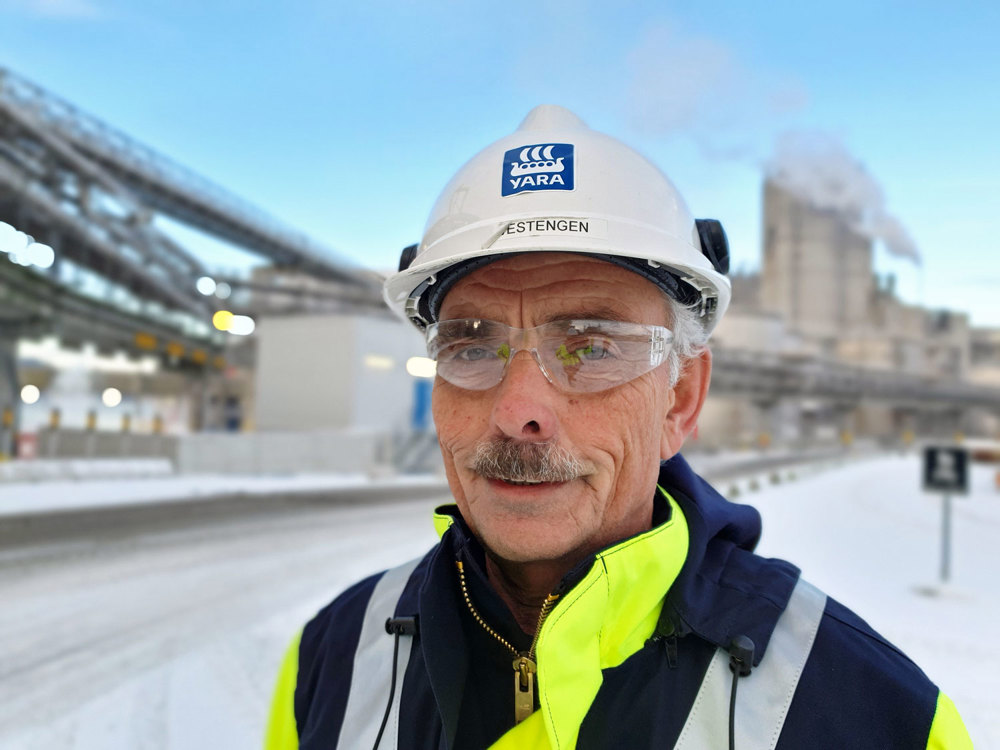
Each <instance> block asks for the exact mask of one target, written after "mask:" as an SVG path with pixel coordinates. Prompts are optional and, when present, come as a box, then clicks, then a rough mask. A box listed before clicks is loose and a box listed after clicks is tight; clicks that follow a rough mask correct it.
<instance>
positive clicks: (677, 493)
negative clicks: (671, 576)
mask: <svg viewBox="0 0 1000 750" xmlns="http://www.w3.org/2000/svg"><path fill="white" fill-rule="evenodd" d="M658 481H659V483H660V486H662V487H664V488H665V489H666V490H667V491H668V492H669V493H670V494H671V496H672V497H673V498H674V499H675V500H676V501H677V503H678V505H680V507H681V510H682V511H683V513H684V517H685V518H686V519H687V522H688V533H689V535H690V545H689V550H688V556H687V559H686V560H685V562H684V566H683V568H681V572H680V573H679V574H678V576H677V580H676V581H674V585H673V586H672V587H671V589H670V592H669V594H668V595H667V600H666V604H665V605H664V613H663V614H664V619H666V618H669V620H670V624H671V625H672V626H673V628H674V629H675V630H676V632H677V635H681V636H683V635H686V634H688V633H694V634H696V635H697V636H699V637H701V638H703V639H705V640H707V641H709V642H711V643H714V644H715V645H717V646H720V647H722V648H728V647H729V645H730V643H731V642H732V639H733V638H734V637H736V636H737V635H745V636H747V637H749V638H750V639H751V640H752V641H753V642H754V645H755V649H754V664H755V665H756V664H758V663H759V662H760V660H761V658H762V657H763V655H764V651H765V649H766V648H767V644H768V641H769V640H770V637H771V632H772V631H773V630H774V626H775V624H776V623H777V620H778V617H779V616H780V615H781V613H782V612H783V611H784V609H785V606H786V605H787V604H788V599H789V597H790V596H791V594H792V589H793V588H794V587H795V583H796V581H797V580H798V577H799V569H798V568H796V567H795V566H794V565H792V564H791V563H788V562H785V561H784V560H773V559H765V558H761V557H758V556H756V555H754V554H753V549H754V547H755V546H756V545H757V542H758V540H759V539H760V533H761V519H760V514H759V513H758V512H757V511H756V510H755V509H754V508H752V507H750V506H749V505H740V504H737V503H731V502H729V501H728V500H726V499H725V498H723V497H722V496H721V495H720V494H719V493H718V492H716V491H715V489H713V488H712V486H711V485H709V484H708V483H707V482H706V481H705V480H704V479H702V478H701V477H700V476H698V475H697V474H695V473H694V472H693V471H692V470H691V467H690V466H688V464H687V462H686V461H685V460H684V458H683V457H682V456H681V455H680V454H678V455H676V456H674V457H673V458H671V459H670V460H669V461H665V462H663V463H662V464H661V466H660V476H659V480H658ZM661 622H662V620H661Z"/></svg>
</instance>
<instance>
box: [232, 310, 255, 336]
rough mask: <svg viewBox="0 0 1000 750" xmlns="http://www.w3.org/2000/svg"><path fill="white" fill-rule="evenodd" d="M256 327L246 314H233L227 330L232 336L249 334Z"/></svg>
mask: <svg viewBox="0 0 1000 750" xmlns="http://www.w3.org/2000/svg"><path fill="white" fill-rule="evenodd" d="M256 327H257V324H256V323H254V322H253V318H251V317H249V316H247V315H234V316H233V319H232V321H231V322H230V324H229V332H230V333H231V334H233V335H234V336H249V335H250V334H251V333H253V332H254V329H255V328H256Z"/></svg>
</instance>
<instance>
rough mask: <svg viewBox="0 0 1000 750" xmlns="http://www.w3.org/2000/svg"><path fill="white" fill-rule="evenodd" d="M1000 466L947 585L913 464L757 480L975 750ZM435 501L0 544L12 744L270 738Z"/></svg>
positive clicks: (12, 747)
mask: <svg viewBox="0 0 1000 750" xmlns="http://www.w3.org/2000/svg"><path fill="white" fill-rule="evenodd" d="M994 471H995V470H994V469H988V468H986V467H982V466H977V467H975V469H974V472H973V481H974V485H975V488H974V491H973V493H972V495H971V496H970V497H969V498H967V499H961V500H956V501H955V502H954V511H955V515H954V523H953V533H954V545H953V560H952V582H951V584H950V585H948V586H946V587H943V588H942V587H938V586H937V585H936V584H937V580H938V566H939V559H940V558H939V542H940V536H939V529H940V525H939V524H940V505H941V504H940V500H939V498H937V497H936V496H930V495H925V494H923V493H922V492H921V491H920V489H919V474H918V464H917V460H916V459H915V458H914V457H891V458H880V459H877V460H871V461H867V462H860V463H854V464H851V465H848V466H847V467H845V468H840V469H836V470H827V471H824V472H821V473H816V474H811V475H807V472H805V471H802V470H799V471H798V472H797V473H798V478H797V479H796V480H795V481H792V482H787V481H786V482H784V483H782V484H779V485H771V484H769V483H765V484H764V485H763V486H762V488H761V489H760V490H759V491H756V492H746V491H745V489H746V487H747V484H748V483H747V482H743V483H741V484H740V486H741V487H742V488H743V489H744V492H743V494H742V495H741V498H740V499H741V500H743V501H746V502H750V503H752V504H753V505H755V506H757V507H758V508H759V509H760V510H761V511H762V513H763V514H764V521H765V525H764V528H765V533H764V538H763V540H762V542H761V547H760V551H761V552H762V553H763V554H767V555H773V556H781V557H786V558H788V559H791V560H793V561H794V562H796V563H797V564H798V565H799V566H800V567H802V569H803V571H804V574H805V575H806V577H808V578H809V579H810V580H811V581H813V582H814V583H816V584H818V585H820V586H821V587H823V588H825V589H826V590H827V591H828V592H829V593H830V594H831V595H833V596H835V597H836V598H838V599H840V600H841V601H843V602H845V603H846V604H848V605H849V606H851V607H852V608H854V609H856V610H857V611H858V612H859V613H861V614H862V616H864V617H865V618H866V619H868V620H869V622H871V623H872V625H873V626H875V627H876V628H877V629H878V630H880V631H881V632H882V633H883V634H884V635H886V636H887V637H888V638H890V639H891V640H893V641H895V642H896V643H897V644H898V645H899V646H900V647H901V648H903V650H904V651H906V652H907V653H908V654H909V655H910V656H911V657H913V658H914V660H915V661H917V662H918V663H919V664H921V665H922V666H923V668H924V669H925V671H927V673H928V674H929V675H930V676H931V678H932V679H934V680H935V681H936V682H937V683H938V684H939V685H941V687H942V688H943V689H944V690H945V691H946V692H947V693H948V694H949V695H950V696H951V697H952V698H953V699H954V701H955V703H956V704H957V705H958V707H959V710H960V711H961V712H962V714H963V717H964V718H965V720H966V723H967V725H968V728H969V730H970V732H971V733H972V735H973V738H974V740H975V741H976V745H977V747H1000V710H998V709H1000V698H998V687H1000V685H998V682H997V678H996V670H995V669H994V668H993V666H992V661H991V649H992V645H991V644H992V643H993V642H994V641H993V639H992V637H991V636H993V632H992V631H993V630H995V624H996V623H998V622H1000V576H998V573H1000V492H998V491H997V490H996V489H995V488H994V485H993V482H994V478H993V474H994ZM731 484H732V482H726V483H725V484H724V486H723V487H722V489H728V488H729V487H730V485H731ZM39 491H40V490H39ZM434 504H435V502H434V501H433V500H422V501H417V502H398V503H386V502H381V503H377V504H371V505H357V504H354V505H341V506H335V507H326V508H320V507H299V508H296V509H294V510H293V511H289V512H288V513H259V514H255V515H250V516H247V517H240V518H235V519H211V520H209V521H206V522H205V523H204V524H203V525H199V526H197V527H191V528H186V527H183V526H176V527H173V526H172V527H165V528H150V529H148V530H146V531H142V532H140V533H136V532H135V530H134V529H133V530H132V531H130V532H129V533H128V534H122V533H116V531H115V530H114V529H113V528H110V529H106V530H104V531H101V532H94V533H93V534H90V535H88V536H87V537H82V538H79V539H76V540H73V541H72V542H66V541H61V542H58V543H51V544H45V543H39V544H31V545H23V546H14V547H11V548H9V549H5V550H0V602H2V605H0V750H64V749H65V750H97V749H98V748H99V749H100V750H126V749H127V750H154V749H155V750H210V749H211V750H219V749H226V750H228V748H234V749H239V748H255V747H259V746H260V738H261V735H262V731H263V723H264V719H265V716H266V713H267V707H268V702H269V699H270V692H271V686H272V682H273V677H274V673H275V670H276V668H277V664H278V661H279V660H280V658H281V655H282V652H283V651H284V648H285V646H286V644H287V641H288V639H289V638H290V637H291V635H292V633H293V632H294V631H295V630H296V629H297V628H298V627H299V626H300V625H301V624H302V623H303V622H304V621H305V620H306V619H308V617H310V616H311V614H312V613H313V612H314V611H315V610H316V609H317V608H318V607H320V606H321V605H322V604H324V603H325V602H326V601H328V600H329V599H330V598H331V597H332V596H333V595H334V594H335V593H337V592H338V591H339V590H341V589H342V588H344V587H345V586H347V585H349V584H350V583H352V582H354V581H355V580H357V579H359V578H361V577H362V576H364V575H365V574H367V573H369V572H373V571H375V570H377V569H380V568H384V567H387V566H389V565H392V564H394V563H396V562H401V561H403V560H405V559H408V558H411V557H414V556H416V555H417V554H420V553H421V552H422V551H423V550H425V549H426V548H427V547H428V546H429V545H430V544H431V543H432V542H433V540H434V532H433V530H432V527H431V523H430V509H431V508H432V507H433V505H434Z"/></svg>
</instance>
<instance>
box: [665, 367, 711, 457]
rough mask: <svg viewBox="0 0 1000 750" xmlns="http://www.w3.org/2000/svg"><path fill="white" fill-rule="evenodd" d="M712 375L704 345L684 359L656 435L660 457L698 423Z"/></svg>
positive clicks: (671, 451) (676, 446) (674, 449)
mask: <svg viewBox="0 0 1000 750" xmlns="http://www.w3.org/2000/svg"><path fill="white" fill-rule="evenodd" d="M711 378H712V353H711V352H710V351H709V350H708V349H705V350H704V351H703V352H702V353H701V354H699V355H698V356H697V357H693V358H692V359H689V360H688V361H687V362H685V363H684V371H683V372H682V374H681V379H680V380H679V381H677V385H675V386H674V406H673V408H672V409H671V410H670V411H669V412H668V413H667V418H666V419H665V420H664V422H663V430H662V433H661V435H660V458H661V459H663V460H666V459H668V458H670V457H671V456H673V455H674V454H675V453H677V452H678V451H679V450H680V449H681V446H682V445H683V444H684V438H686V437H687V436H688V435H689V434H690V433H691V432H692V431H693V430H694V428H695V426H696V425H697V424H698V415H699V414H700V413H701V407H702V404H704V403H705V396H707V395H708V382H709V380H711Z"/></svg>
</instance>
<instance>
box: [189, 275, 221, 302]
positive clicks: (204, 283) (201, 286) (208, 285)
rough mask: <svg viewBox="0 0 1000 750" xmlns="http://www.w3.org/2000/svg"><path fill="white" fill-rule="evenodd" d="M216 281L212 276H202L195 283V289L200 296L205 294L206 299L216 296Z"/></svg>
mask: <svg viewBox="0 0 1000 750" xmlns="http://www.w3.org/2000/svg"><path fill="white" fill-rule="evenodd" d="M215 286H216V284H215V279H213V278H212V277H211V276H202V277H201V278H200V279H198V280H197V281H196V282H195V283H194V288H195V289H197V290H198V293H199V294H204V295H205V296H206V297H208V296H210V295H213V294H215Z"/></svg>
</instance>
